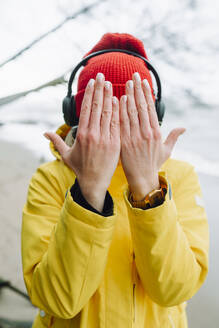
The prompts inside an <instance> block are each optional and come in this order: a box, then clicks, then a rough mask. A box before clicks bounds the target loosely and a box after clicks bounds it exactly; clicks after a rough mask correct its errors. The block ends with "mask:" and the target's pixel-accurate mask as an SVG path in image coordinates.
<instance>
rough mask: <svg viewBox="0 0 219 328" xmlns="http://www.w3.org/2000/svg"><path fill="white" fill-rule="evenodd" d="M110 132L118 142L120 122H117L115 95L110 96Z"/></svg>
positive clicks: (117, 105)
mask: <svg viewBox="0 0 219 328" xmlns="http://www.w3.org/2000/svg"><path fill="white" fill-rule="evenodd" d="M110 134H111V137H112V138H116V139H117V140H118V142H120V123H119V100H118V98H117V97H113V98H112V116H111V122H110Z"/></svg>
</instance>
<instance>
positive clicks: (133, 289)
mask: <svg viewBox="0 0 219 328" xmlns="http://www.w3.org/2000/svg"><path fill="white" fill-rule="evenodd" d="M132 256H133V269H132V270H133V276H132V277H133V278H132V281H133V286H132V291H133V295H132V296H133V322H135V320H136V290H135V289H136V283H137V272H136V264H135V253H134V252H133V254H132Z"/></svg>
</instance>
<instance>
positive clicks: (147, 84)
mask: <svg viewBox="0 0 219 328" xmlns="http://www.w3.org/2000/svg"><path fill="white" fill-rule="evenodd" d="M143 83H144V85H145V86H146V87H149V86H150V85H149V83H148V80H146V79H144V80H143Z"/></svg>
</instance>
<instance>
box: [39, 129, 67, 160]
mask: <svg viewBox="0 0 219 328" xmlns="http://www.w3.org/2000/svg"><path fill="white" fill-rule="evenodd" d="M43 135H44V137H46V138H47V139H49V140H50V141H51V142H52V143H53V144H54V146H55V149H57V150H58V152H59V154H60V155H61V157H63V154H64V153H66V152H67V151H68V150H69V149H70V147H69V146H67V145H66V143H65V142H64V141H63V140H62V138H61V137H60V136H59V135H58V134H56V133H53V132H45V133H44V134H43Z"/></svg>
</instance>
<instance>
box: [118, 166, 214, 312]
mask: <svg viewBox="0 0 219 328" xmlns="http://www.w3.org/2000/svg"><path fill="white" fill-rule="evenodd" d="M159 174H160V175H162V176H163V177H164V178H165V179H166V183H167V186H168V188H167V194H166V197H165V201H164V203H163V204H162V205H160V206H157V207H155V208H151V209H147V210H142V209H139V208H133V207H132V206H131V204H130V203H129V201H128V194H129V191H128V189H127V190H126V191H125V193H124V197H125V201H126V205H127V209H128V216H129V222H130V229H131V234H132V240H133V248H134V252H135V261H136V267H137V271H138V274H139V277H140V279H141V281H142V284H143V286H144V289H145V291H146V292H147V293H148V295H149V297H150V298H151V299H152V300H153V301H154V302H156V303H157V304H159V305H161V306H166V307H169V306H174V305H178V304H180V303H182V302H184V301H186V300H188V299H190V298H191V297H192V296H193V295H194V294H195V293H196V292H197V291H198V289H199V288H200V286H201V285H202V284H203V282H204V280H205V278H206V275H207V272H208V249H209V229H208V222H207V218H206V213H205V209H204V207H203V206H202V205H201V206H200V204H199V203H198V201H197V198H198V199H200V198H201V196H202V194H201V189H200V184H199V180H198V176H197V174H196V172H195V171H194V168H193V167H192V166H190V165H189V168H187V169H186V172H185V175H184V176H183V177H181V178H180V181H179V183H178V185H177V190H176V192H174V198H173V196H172V195H171V186H170V184H169V183H168V181H167V178H166V174H165V172H160V173H159Z"/></svg>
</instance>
